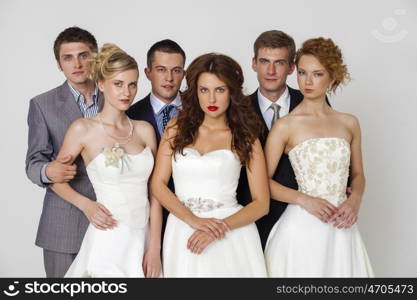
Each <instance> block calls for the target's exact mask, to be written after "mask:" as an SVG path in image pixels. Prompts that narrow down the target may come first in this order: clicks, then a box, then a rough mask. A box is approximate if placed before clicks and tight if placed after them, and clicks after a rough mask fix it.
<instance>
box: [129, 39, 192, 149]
mask: <svg viewBox="0 0 417 300" xmlns="http://www.w3.org/2000/svg"><path fill="white" fill-rule="evenodd" d="M184 64H185V52H184V50H182V48H181V47H180V46H179V45H178V44H177V43H176V42H174V41H172V40H169V39H166V40H162V41H159V42H157V43H155V44H153V45H152V47H151V48H150V49H149V50H148V53H147V67H146V68H145V74H146V77H147V78H148V79H149V81H150V82H151V86H152V91H151V93H150V94H148V95H147V96H146V97H145V98H143V99H141V100H139V101H138V102H136V103H135V104H134V105H132V106H131V107H130V109H129V110H128V111H127V115H128V116H129V117H130V118H132V119H134V120H144V121H148V122H149V123H151V124H152V126H153V127H154V129H155V133H156V137H157V140H158V143H159V141H160V139H161V136H162V134H163V132H164V129H165V127H166V124H167V123H168V121H169V120H171V118H173V117H175V116H176V115H177V114H178V109H179V107H180V106H181V95H180V92H179V90H180V87H181V83H182V80H183V78H184V75H185V71H184Z"/></svg>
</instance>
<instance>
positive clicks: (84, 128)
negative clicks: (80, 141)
mask: <svg viewBox="0 0 417 300" xmlns="http://www.w3.org/2000/svg"><path fill="white" fill-rule="evenodd" d="M92 126H93V124H92V123H91V120H90V119H86V118H80V119H77V120H75V121H74V122H72V123H71V125H70V127H69V128H68V132H71V133H72V134H77V135H80V136H82V135H85V134H86V133H87V132H88V131H89V130H90V129H91V127H92Z"/></svg>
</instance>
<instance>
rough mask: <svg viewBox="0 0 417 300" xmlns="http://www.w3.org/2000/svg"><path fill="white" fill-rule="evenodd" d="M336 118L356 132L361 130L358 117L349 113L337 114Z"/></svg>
mask: <svg viewBox="0 0 417 300" xmlns="http://www.w3.org/2000/svg"><path fill="white" fill-rule="evenodd" d="M335 114H336V117H337V118H338V119H339V120H340V121H341V122H343V124H345V126H346V127H348V128H349V129H352V130H355V129H357V128H359V120H358V118H357V117H356V116H354V115H352V114H348V113H342V112H336V111H335Z"/></svg>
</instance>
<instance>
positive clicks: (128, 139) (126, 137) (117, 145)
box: [97, 115, 133, 149]
mask: <svg viewBox="0 0 417 300" xmlns="http://www.w3.org/2000/svg"><path fill="white" fill-rule="evenodd" d="M97 118H98V120H99V122H100V125H101V128H103V130H104V133H105V134H106V135H108V136H109V137H111V138H112V139H113V140H115V141H116V143H115V144H114V147H113V148H116V149H117V148H120V146H121V145H126V144H128V143H129V142H130V140H131V139H132V136H133V124H132V121H131V120H130V119H129V117H128V118H127V120H128V121H129V127H130V129H129V134H128V135H127V136H117V135H112V134H110V133H109V132H107V130H106V127H104V124H103V121H102V120H101V118H100V116H99V115H97ZM118 140H126V141H124V142H119V141H118Z"/></svg>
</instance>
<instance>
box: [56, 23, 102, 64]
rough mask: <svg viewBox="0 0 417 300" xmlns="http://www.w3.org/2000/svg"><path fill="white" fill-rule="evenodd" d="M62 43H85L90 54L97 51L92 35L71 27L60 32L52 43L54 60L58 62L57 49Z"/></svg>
mask: <svg viewBox="0 0 417 300" xmlns="http://www.w3.org/2000/svg"><path fill="white" fill-rule="evenodd" d="M63 43H85V44H87V45H88V47H89V48H90V50H91V51H92V52H96V53H97V50H98V47H97V41H96V38H95V37H94V35H92V34H91V33H90V32H88V31H87V30H85V29H82V28H79V27H76V26H73V27H68V28H67V29H65V30H64V31H62V32H61V33H60V34H59V35H58V37H57V38H56V39H55V42H54V54H55V58H56V60H57V61H58V62H59V49H60V48H61V45H62V44H63Z"/></svg>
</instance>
